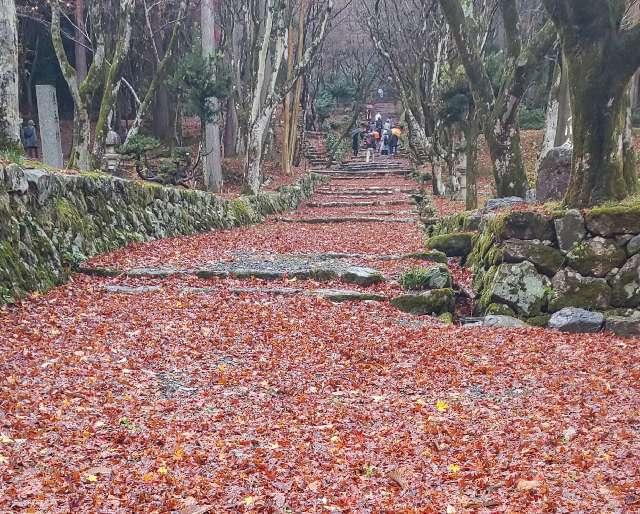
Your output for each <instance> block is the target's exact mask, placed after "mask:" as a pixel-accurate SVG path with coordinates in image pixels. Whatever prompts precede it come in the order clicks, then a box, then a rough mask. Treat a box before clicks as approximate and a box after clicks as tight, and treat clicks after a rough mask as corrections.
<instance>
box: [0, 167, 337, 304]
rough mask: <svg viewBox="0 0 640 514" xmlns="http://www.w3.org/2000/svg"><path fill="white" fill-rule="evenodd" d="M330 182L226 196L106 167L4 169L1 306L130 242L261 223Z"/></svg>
mask: <svg viewBox="0 0 640 514" xmlns="http://www.w3.org/2000/svg"><path fill="white" fill-rule="evenodd" d="M325 180H326V179H325V178H324V177H321V176H319V175H316V174H308V175H306V176H304V177H303V178H302V179H300V180H299V181H298V182H296V183H295V184H292V185H288V186H283V187H281V188H280V189H278V190H277V191H275V192H262V193H259V194H257V195H254V196H241V197H239V198H236V199H225V198H221V197H220V196H216V195H214V194H211V193H206V192H203V191H195V190H187V189H179V188H174V187H163V186H159V185H156V184H149V183H144V182H134V181H129V180H124V179H120V178H116V177H113V176H111V175H106V174H102V173H83V174H78V175H64V174H60V173H49V172H47V171H44V170H37V169H28V170H23V169H22V168H20V167H19V166H17V165H15V164H12V165H9V166H7V167H6V168H4V169H2V168H0V219H1V220H2V222H1V223H0V305H2V304H4V303H10V302H12V301H14V299H18V298H21V297H23V296H24V295H26V294H27V293H28V292H30V291H46V290H48V289H50V288H51V287H53V286H55V285H57V284H60V283H63V282H64V281H65V280H66V279H67V278H68V276H69V274H70V271H71V270H73V269H74V268H75V267H77V266H78V265H79V264H80V263H81V262H82V261H84V260H85V259H87V258H89V257H92V256H94V255H97V254H100V253H104V252H109V251H113V250H116V249H118V248H121V247H123V246H125V245H127V244H129V243H131V242H144V241H151V240H155V239H161V238H167V237H173V236H180V235H191V234H195V233H198V232H205V231H208V230H211V229H217V228H231V227H236V226H242V225H250V224H255V223H259V222H261V221H263V220H264V219H265V217H266V216H267V215H269V214H275V213H282V212H285V211H289V210H292V209H295V208H296V207H298V205H299V204H300V203H301V202H302V201H303V200H305V199H306V198H308V197H309V196H311V194H312V193H313V190H314V188H315V186H316V185H318V184H320V183H322V182H324V181H325Z"/></svg>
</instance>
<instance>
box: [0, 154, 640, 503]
mask: <svg viewBox="0 0 640 514" xmlns="http://www.w3.org/2000/svg"><path fill="white" fill-rule="evenodd" d="M402 166H403V165H402V164H400V167H398V168H397V169H396V168H391V169H387V170H386V173H379V174H376V175H375V176H372V177H371V178H360V177H361V176H362V175H367V174H371V173H369V172H370V171H372V170H366V171H362V170H359V171H357V172H354V173H357V175H352V176H349V175H348V174H345V173H340V174H338V175H337V176H336V175H333V176H332V180H331V182H329V183H328V184H327V185H326V186H324V187H322V188H321V189H320V190H318V192H317V193H316V194H315V195H314V196H313V198H311V199H310V200H309V201H308V202H307V203H306V204H305V205H304V206H303V207H302V208H301V209H300V211H299V212H297V213H291V214H289V215H287V216H281V217H280V219H272V220H269V221H268V222H267V223H265V224H263V225H260V226H256V227H250V228H246V229H240V230H231V231H217V232H211V233H207V234H202V235H198V236H193V237H184V238H176V239H170V240H164V241H157V242H153V243H149V244H141V245H133V246H131V247H128V248H126V249H123V250H121V251H118V252H115V253H112V254H109V255H104V256H101V257H99V258H96V259H94V260H93V261H92V262H90V263H89V265H90V266H91V267H93V268H94V269H95V268H105V269H107V268H108V269H112V270H113V269H116V270H118V272H120V273H122V272H128V274H120V275H119V276H116V277H96V276H89V275H78V276H76V277H75V278H74V280H73V281H72V282H71V283H70V284H68V285H66V286H63V287H59V288H57V289H55V290H54V291H52V292H51V293H49V294H46V295H42V296H34V297H33V298H31V299H29V300H27V301H25V302H23V304H22V305H20V306H18V307H16V308H11V309H6V310H4V311H0V348H2V352H3V353H2V358H1V360H0V512H47V513H57V512H73V513H80V512H100V513H103V512H104V513H120V512H122V513H125V512H140V513H151V512H183V513H185V514H186V513H191V514H194V513H204V512H212V513H217V512H243V511H263V512H283V513H284V512H362V513H364V512H380V511H387V512H409V511H411V512H438V513H441V512H514V511H518V512H546V511H549V512H576V511H583V512H587V511H597V512H632V511H636V510H637V509H638V508H640V495H639V494H638V491H639V490H640V475H639V471H638V470H639V469H640V386H639V381H640V364H639V363H640V358H639V357H640V342H639V341H636V340H626V341H622V340H619V339H616V338H614V337H611V336H603V335H593V336H591V335H581V336H571V335H563V334H557V333H550V332H545V331H542V330H538V329H520V330H493V329H475V328H473V329H470V328H466V329H465V328H461V327H454V326H445V325H442V324H440V323H438V322H437V321H436V320H434V319H431V318H416V317H411V316H408V315H404V314H401V313H399V312H398V311H396V310H395V309H394V308H392V307H391V306H390V305H389V304H388V303H387V302H385V301H379V300H377V301H347V302H333V301H331V300H329V299H327V298H326V297H325V296H323V295H322V294H319V293H317V292H318V291H320V290H325V291H326V290H327V289H329V290H335V289H339V290H341V291H343V290H345V289H347V290H348V291H350V292H351V293H352V294H354V292H359V293H367V294H369V295H378V296H381V297H389V296H391V295H393V294H395V293H397V292H398V291H399V286H398V285H397V284H396V283H394V282H393V277H394V276H395V274H397V273H398V272H399V271H401V270H402V269H405V268H406V267H409V266H411V265H413V264H414V263H415V261H414V260H413V259H411V258H408V257H406V254H408V253H411V252H415V251H418V250H420V249H421V245H422V241H421V239H422V236H421V233H420V230H419V227H418V225H417V223H416V222H415V220H416V213H415V207H414V206H413V205H412V202H411V191H412V190H413V189H415V188H416V185H415V183H413V182H411V181H410V180H408V179H407V178H405V177H404V176H402V175H398V174H396V173H399V172H401V171H402V169H403V168H402ZM338 203H339V204H338ZM282 218H284V219H282ZM347 218H348V219H350V221H345V220H346V219H347ZM318 254H325V255H321V256H318ZM326 254H332V255H326ZM336 254H348V255H336ZM214 264H215V266H214ZM305 266H306V267H305ZM214 268H215V270H217V271H220V270H224V273H226V274H227V275H223V276H222V278H221V277H220V276H217V277H213V278H211V277H209V278H202V277H203V276H204V275H203V273H204V271H208V272H209V274H210V275H211V273H212V270H213V269H214ZM311 268H313V270H312V271H314V273H316V274H315V275H313V276H311V277H310V276H307V275H305V270H306V271H308V269H311ZM353 268H357V270H355V271H354V269H353ZM319 269H320V270H321V271H322V273H319V272H318V270H319ZM229 270H231V271H229ZM242 270H250V271H251V270H253V271H256V270H258V271H259V272H260V273H261V274H262V275H261V276H263V277H265V278H262V279H255V278H254V279H247V278H242V273H241V271H242ZM291 270H295V271H296V273H298V274H299V278H290V277H291V274H290V272H291ZM363 270H364V271H363ZM367 270H368V271H367ZM375 270H377V271H381V272H382V273H383V274H384V275H385V276H386V279H387V280H385V281H377V280H376V281H374V280H370V279H371V277H372V276H373V275H372V272H373V271H375ZM198 271H200V274H198ZM332 273H333V275H332ZM367 273H369V275H367ZM283 274H284V276H283ZM225 277H226V278H225ZM363 277H365V278H363ZM366 277H368V278H366ZM363 281H366V282H369V281H372V282H374V283H372V284H371V285H368V286H365V285H362V283H363ZM207 506H208V507H209V508H207ZM198 507H200V509H198ZM29 509H31V510H29ZM411 509H414V510H411Z"/></svg>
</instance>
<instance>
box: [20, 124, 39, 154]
mask: <svg viewBox="0 0 640 514" xmlns="http://www.w3.org/2000/svg"><path fill="white" fill-rule="evenodd" d="M22 144H23V146H24V149H25V151H26V152H27V157H29V158H31V159H37V158H38V133H37V131H36V124H35V123H34V122H33V120H29V121H28V122H27V126H26V127H24V128H23V129H22Z"/></svg>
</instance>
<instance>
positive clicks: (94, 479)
mask: <svg viewBox="0 0 640 514" xmlns="http://www.w3.org/2000/svg"><path fill="white" fill-rule="evenodd" d="M85 478H86V480H87V482H97V481H98V475H87V476H86V477H85Z"/></svg>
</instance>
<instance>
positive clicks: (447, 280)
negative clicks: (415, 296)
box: [400, 264, 453, 291]
mask: <svg viewBox="0 0 640 514" xmlns="http://www.w3.org/2000/svg"><path fill="white" fill-rule="evenodd" d="M400 283H401V284H402V287H403V288H404V289H406V290H409V291H424V290H426V289H444V288H451V287H453V278H452V277H451V272H450V271H449V268H447V266H445V265H443V264H440V265H437V266H432V267H430V268H424V267H415V268H411V269H409V270H408V271H405V272H404V273H403V274H402V276H401V277H400Z"/></svg>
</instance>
